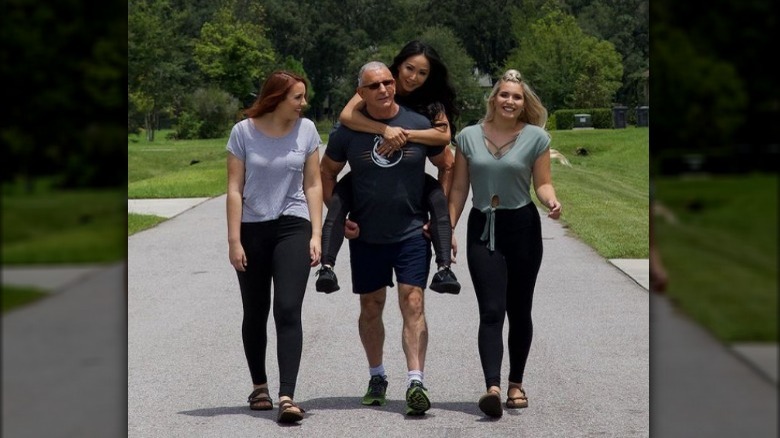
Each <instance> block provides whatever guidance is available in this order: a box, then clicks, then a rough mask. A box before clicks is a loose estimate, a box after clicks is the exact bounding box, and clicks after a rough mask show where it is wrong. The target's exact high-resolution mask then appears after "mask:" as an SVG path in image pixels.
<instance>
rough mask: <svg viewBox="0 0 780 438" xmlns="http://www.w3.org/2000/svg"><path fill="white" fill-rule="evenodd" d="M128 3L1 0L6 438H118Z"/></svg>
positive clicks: (122, 416)
mask: <svg viewBox="0 0 780 438" xmlns="http://www.w3.org/2000/svg"><path fill="white" fill-rule="evenodd" d="M125 8H126V3H120V2H102V3H87V2H81V1H74V0H63V1H58V2H34V1H29V0H8V1H3V2H0V77H1V78H2V80H3V84H2V90H3V91H2V96H3V106H4V110H3V114H4V116H3V118H1V119H0V151H1V152H0V153H2V162H3V171H2V173H0V180H2V203H1V204H0V208H2V280H3V281H2V367H0V368H1V369H2V397H3V398H2V409H3V410H2V421H1V422H2V436H4V437H15V436H30V437H35V436H59V437H65V436H69V437H70V436H72V437H76V436H82V437H84V436H106V437H107V436H123V435H124V434H125V431H126V424H127V422H126V419H127V413H126V412H127V409H126V405H127V384H126V382H127V378H126V370H127V368H126V363H127V359H126V358H127V348H126V339H127V336H126V329H127V323H126V315H127V312H126V308H127V306H126V293H125V291H126V280H125V279H126V267H125V258H126V254H127V250H126V248H127V234H126V231H125V230H126V223H127V207H126V199H127V198H126V175H127V167H126V164H127V159H126V157H127V154H126V148H125V136H126V114H127V16H126V12H125V11H126V9H125Z"/></svg>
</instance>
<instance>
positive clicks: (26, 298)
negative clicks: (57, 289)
mask: <svg viewBox="0 0 780 438" xmlns="http://www.w3.org/2000/svg"><path fill="white" fill-rule="evenodd" d="M48 295H49V294H47V293H46V292H43V291H41V290H38V289H35V288H32V287H22V286H6V285H4V286H3V287H2V297H3V298H2V313H5V312H7V311H9V310H12V309H15V308H17V307H21V306H24V305H25V304H29V303H32V302H34V301H37V300H39V299H41V298H43V297H46V296H48Z"/></svg>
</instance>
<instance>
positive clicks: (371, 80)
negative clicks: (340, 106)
mask: <svg viewBox="0 0 780 438" xmlns="http://www.w3.org/2000/svg"><path fill="white" fill-rule="evenodd" d="M357 92H358V94H359V95H360V97H361V98H362V99H363V101H364V102H365V103H366V107H367V108H368V109H374V110H377V111H381V110H384V109H387V108H389V107H391V106H393V104H394V103H395V101H394V100H393V99H394V98H395V79H393V75H392V73H390V70H389V69H387V68H381V69H374V70H367V71H365V72H363V85H361V86H360V87H358V90H357Z"/></svg>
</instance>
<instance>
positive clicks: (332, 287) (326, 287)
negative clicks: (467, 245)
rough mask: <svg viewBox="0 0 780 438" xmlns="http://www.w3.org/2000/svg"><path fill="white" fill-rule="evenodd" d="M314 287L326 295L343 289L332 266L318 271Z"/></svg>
mask: <svg viewBox="0 0 780 438" xmlns="http://www.w3.org/2000/svg"><path fill="white" fill-rule="evenodd" d="M314 287H315V288H316V289H317V292H325V293H326V294H329V293H333V292H336V291H337V290H339V289H341V288H340V287H339V280H338V278H336V273H335V272H333V269H331V267H330V266H323V267H322V268H320V269H319V270H318V271H317V282H316V283H315V284H314ZM458 287H460V286H458Z"/></svg>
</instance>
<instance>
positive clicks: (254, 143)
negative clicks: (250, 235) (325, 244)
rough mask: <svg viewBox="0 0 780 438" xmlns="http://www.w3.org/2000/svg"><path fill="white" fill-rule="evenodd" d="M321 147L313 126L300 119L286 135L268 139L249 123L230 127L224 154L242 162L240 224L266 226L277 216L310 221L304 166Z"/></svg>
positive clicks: (312, 123)
mask: <svg viewBox="0 0 780 438" xmlns="http://www.w3.org/2000/svg"><path fill="white" fill-rule="evenodd" d="M319 145H320V136H319V134H318V133H317V128H316V127H315V126H314V122H312V121H311V120H309V119H306V118H300V119H298V120H297V121H296V122H295V126H294V127H293V129H292V131H290V133H289V134H287V135H285V136H284V137H280V138H275V137H269V136H267V135H265V134H263V133H262V132H260V131H258V130H257V128H255V126H254V124H253V123H252V120H251V119H244V120H242V121H240V122H238V123H236V124H235V125H234V126H233V129H232V130H231V131H230V138H229V139H228V143H227V148H226V149H227V151H228V152H230V153H231V154H233V155H235V156H236V157H237V158H238V159H239V160H241V161H243V162H244V168H245V174H244V193H243V200H244V202H243V212H242V214H241V222H265V221H270V220H274V219H278V218H279V217H280V216H282V215H285V216H297V217H300V218H303V219H306V220H311V219H310V216H309V207H308V205H307V204H306V197H305V196H304V194H303V164H304V163H305V162H306V158H307V157H309V155H311V154H312V153H314V151H316V150H317V148H318V147H319Z"/></svg>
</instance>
